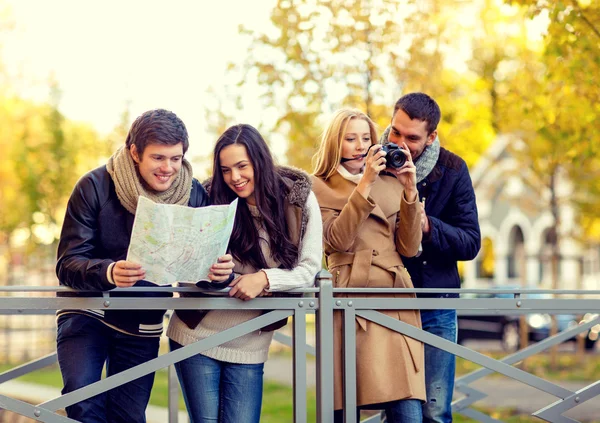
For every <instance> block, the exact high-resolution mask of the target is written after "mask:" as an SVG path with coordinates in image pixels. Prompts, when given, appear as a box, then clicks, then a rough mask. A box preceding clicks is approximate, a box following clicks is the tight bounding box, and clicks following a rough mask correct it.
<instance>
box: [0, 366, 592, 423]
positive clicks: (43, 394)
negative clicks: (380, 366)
mask: <svg viewBox="0 0 600 423" xmlns="http://www.w3.org/2000/svg"><path fill="white" fill-rule="evenodd" d="M265 379H267V380H272V381H276V382H279V383H283V384H291V383H292V380H293V373H292V361H291V359H290V358H284V357H271V358H270V359H269V361H267V363H266V365H265ZM315 383H316V366H315V361H314V360H308V361H307V385H308V386H309V387H313V386H315ZM591 383H594V382H558V384H559V385H560V386H562V387H563V388H565V389H569V390H571V391H573V392H575V391H578V390H580V389H582V388H584V387H585V386H587V385H589V384H591ZM470 386H471V387H473V388H476V389H478V390H480V391H482V392H485V393H488V394H489V395H490V396H489V397H487V398H485V399H483V400H481V401H479V402H477V405H481V406H484V407H486V408H491V409H496V408H514V409H516V410H517V411H518V412H519V414H531V413H533V412H534V411H537V410H539V409H541V408H543V407H545V406H547V405H549V404H551V403H553V402H555V401H556V400H557V398H556V397H554V396H552V395H549V394H546V393H544V392H541V391H539V390H537V389H535V388H532V387H530V386H527V385H524V384H522V383H520V382H517V381H514V380H512V379H508V378H504V377H502V378H500V377H490V376H488V377H486V378H483V379H481V380H479V381H476V382H475V383H473V384H471V385H470ZM0 394H2V395H7V396H10V397H12V398H19V399H23V400H27V401H29V402H32V403H35V404H39V403H41V402H45V401H48V400H49V399H52V398H56V397H58V396H59V395H60V390H59V389H56V388H50V387H46V386H41V385H36V384H33V383H26V382H19V381H8V382H5V383H2V384H0ZM146 415H147V420H148V423H165V422H166V421H168V418H167V416H168V414H167V409H166V408H162V407H155V406H148V410H147V412H146ZM565 415H566V416H568V417H571V418H573V419H575V420H579V421H581V422H589V421H600V398H598V397H596V398H594V399H591V400H589V401H586V402H584V403H582V404H580V405H579V406H577V407H576V408H574V409H573V410H571V411H569V412H568V413H566V414H565ZM26 421H27V423H29V422H31V421H32V420H23V421H22V420H19V423H21V422H22V423H25V422H26ZM179 421H180V422H187V421H188V420H187V413H185V412H183V411H180V412H179Z"/></svg>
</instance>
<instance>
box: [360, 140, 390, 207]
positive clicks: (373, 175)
mask: <svg viewBox="0 0 600 423" xmlns="http://www.w3.org/2000/svg"><path fill="white" fill-rule="evenodd" d="M385 163H386V161H385V151H381V144H375V145H373V146H372V147H371V148H369V151H368V153H367V160H366V162H365V171H364V173H363V177H362V178H361V180H360V182H359V183H358V186H357V187H356V189H357V191H358V192H359V193H360V194H361V195H362V196H363V197H364V198H368V197H369V194H370V193H371V187H372V186H373V184H374V183H375V181H376V180H377V176H378V175H379V172H381V171H382V170H383V169H385V167H386V164H385Z"/></svg>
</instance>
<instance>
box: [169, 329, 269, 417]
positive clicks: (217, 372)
mask: <svg viewBox="0 0 600 423" xmlns="http://www.w3.org/2000/svg"><path fill="white" fill-rule="evenodd" d="M169 344H170V346H171V351H174V350H177V349H179V348H181V347H182V346H181V345H180V344H178V343H177V342H175V341H173V340H172V339H170V340H169ZM263 368H264V363H259V364H236V363H227V362H225V361H219V360H215V359H213V358H210V357H206V356H204V355H202V354H196V355H195V356H192V357H190V358H188V359H185V360H183V361H180V362H179V363H175V370H176V371H177V377H178V378H179V383H180V384H181V389H182V391H183V399H184V400H185V405H186V406H187V410H188V414H189V416H190V423H209V422H211V423H215V422H218V423H258V422H259V421H260V407H261V404H262V390H263Z"/></svg>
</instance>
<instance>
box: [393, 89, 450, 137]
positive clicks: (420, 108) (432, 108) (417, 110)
mask: <svg viewBox="0 0 600 423" xmlns="http://www.w3.org/2000/svg"><path fill="white" fill-rule="evenodd" d="M398 110H402V111H403V112H404V113H406V114H407V115H408V117H409V118H410V119H411V120H412V119H419V120H421V121H424V122H427V134H428V135H429V134H431V133H432V132H433V131H435V130H436V129H437V126H438V124H439V123H440V118H441V112H440V106H438V104H437V103H436V102H435V100H434V99H433V98H431V97H429V96H428V95H427V94H425V93H410V94H406V95H403V96H402V97H400V98H399V99H398V101H397V102H396V106H394V114H393V116H396V113H398Z"/></svg>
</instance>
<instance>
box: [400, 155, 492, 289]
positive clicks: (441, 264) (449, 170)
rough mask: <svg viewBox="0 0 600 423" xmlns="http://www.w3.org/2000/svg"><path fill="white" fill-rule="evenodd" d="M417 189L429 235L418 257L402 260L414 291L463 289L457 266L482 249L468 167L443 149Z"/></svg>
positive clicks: (424, 240)
mask: <svg viewBox="0 0 600 423" xmlns="http://www.w3.org/2000/svg"><path fill="white" fill-rule="evenodd" d="M417 189H418V190H419V198H420V200H421V201H423V200H425V213H426V214H427V216H428V218H429V227H430V232H429V235H428V236H427V235H425V234H424V235H423V243H422V245H423V252H422V253H421V255H420V256H419V257H412V258H404V257H403V261H404V264H405V266H406V269H407V270H408V273H409V274H410V276H411V278H412V281H413V284H414V286H415V288H460V278H459V276H458V269H457V265H456V262H457V261H458V260H472V259H474V258H475V256H477V253H478V252H479V248H480V246H481V233H480V231H479V220H478V217H477V205H476V203H475V191H474V190H473V183H472V182H471V177H470V176H469V170H468V168H467V164H466V163H465V161H464V160H463V159H461V158H460V157H459V156H457V155H456V154H454V153H451V152H450V151H448V150H446V149H445V148H441V149H440V156H439V158H438V161H437V163H436V165H435V167H434V168H433V170H432V171H431V172H430V173H429V175H428V176H427V177H426V178H425V179H424V180H422V181H421V182H420V183H418V184H417ZM419 296H420V297H431V296H446V295H441V294H437V295H434V294H432V295H425V294H421V295H419ZM447 296H449V297H457V296H458V295H457V294H454V295H447Z"/></svg>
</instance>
